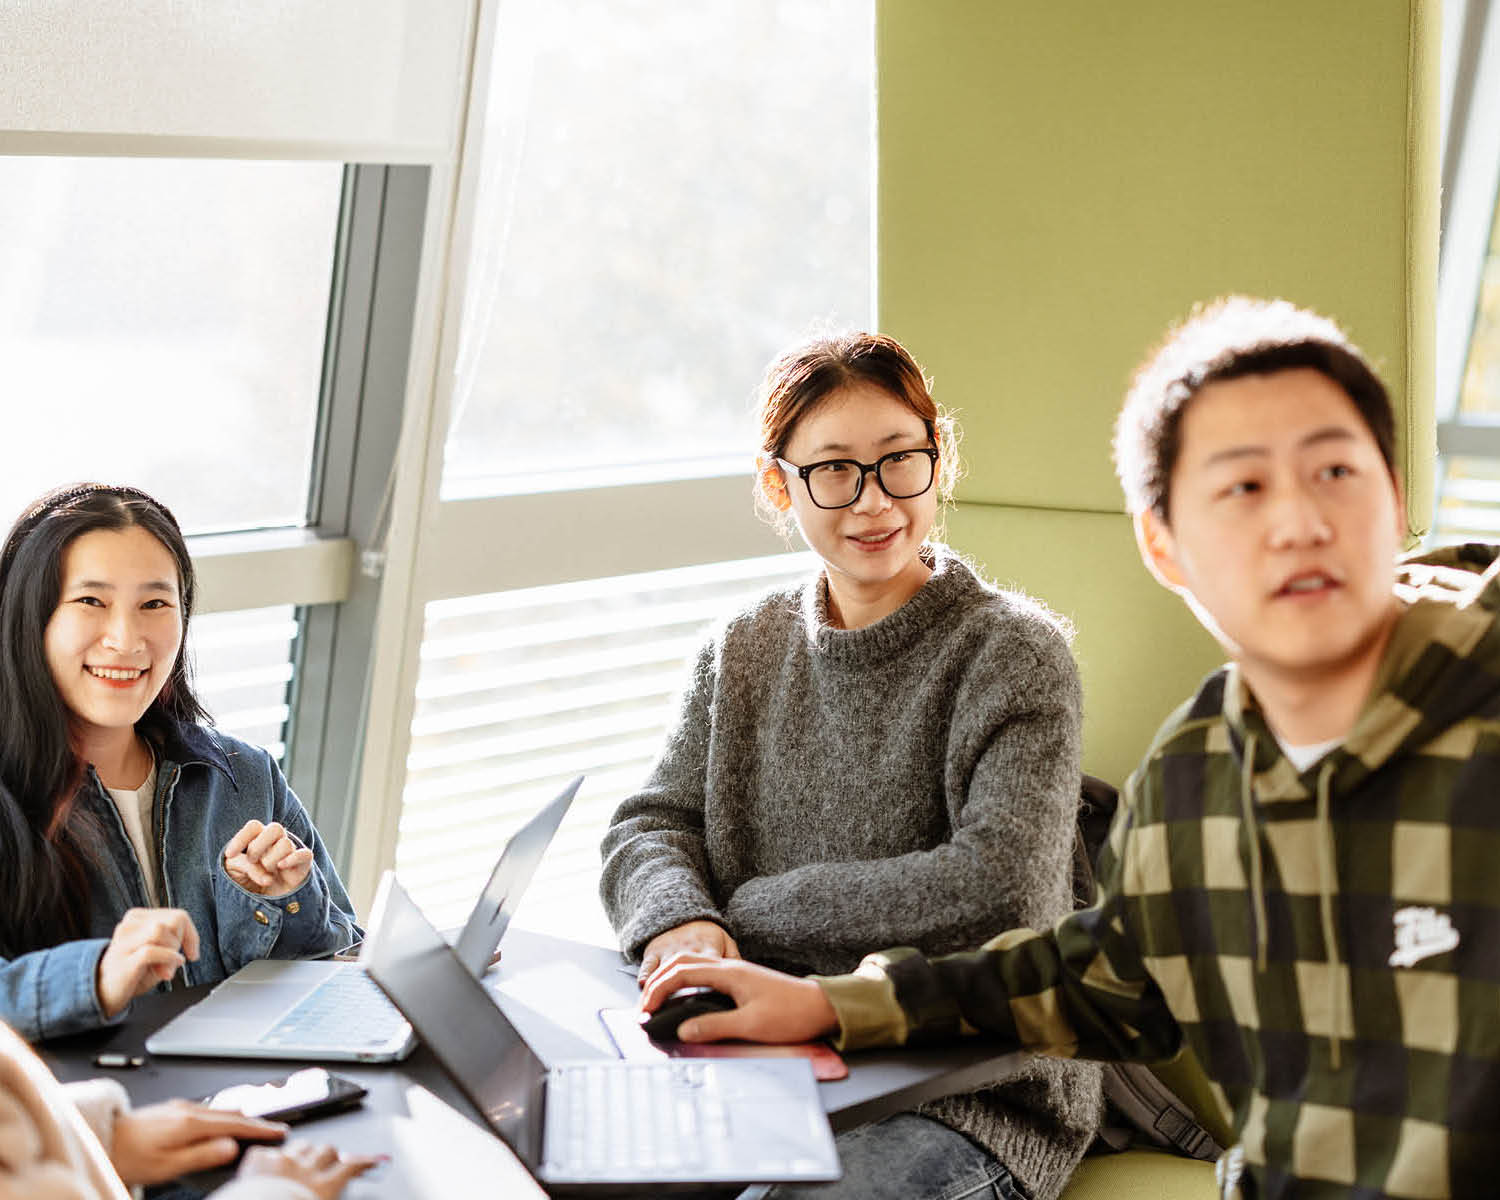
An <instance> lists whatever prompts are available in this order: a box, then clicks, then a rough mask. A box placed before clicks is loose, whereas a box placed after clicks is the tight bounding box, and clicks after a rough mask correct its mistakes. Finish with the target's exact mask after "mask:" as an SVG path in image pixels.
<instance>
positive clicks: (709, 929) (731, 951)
mask: <svg viewBox="0 0 1500 1200" xmlns="http://www.w3.org/2000/svg"><path fill="white" fill-rule="evenodd" d="M679 954H693V955H697V956H699V957H701V958H738V957H739V956H740V948H739V947H738V946H736V945H735V944H734V939H733V938H732V937H730V936H729V931H728V930H726V929H725V928H724V927H723V926H722V925H718V924H715V923H714V922H713V921H688V922H687V923H686V924H683V925H676V926H673V927H672V928H671V929H668V930H667V931H666V932H665V933H658V934H657V935H656V936H655V937H654V938H652V939H651V940H650V941H649V942H647V943H646V948H645V949H644V950H643V951H641V969H640V971H639V973H638V974H637V975H636V979H637V981H638V982H639V983H641V984H644V983H645V982H646V980H648V979H650V978H651V976H652V975H654V974H655V973H656V970H657V968H658V967H660V966H661V965H662V964H663V963H664V962H666V961H668V960H669V959H672V958H675V957H677V955H679Z"/></svg>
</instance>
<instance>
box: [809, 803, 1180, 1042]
mask: <svg viewBox="0 0 1500 1200" xmlns="http://www.w3.org/2000/svg"><path fill="white" fill-rule="evenodd" d="M1133 783H1134V780H1132V782H1131V784H1127V788H1126V798H1125V799H1124V801H1123V802H1122V804H1121V807H1120V810H1119V812H1118V813H1117V814H1116V816H1115V822H1114V825H1113V826H1112V827H1111V830H1110V837H1109V842H1108V844H1107V846H1106V848H1105V849H1104V851H1103V852H1102V853H1101V855H1100V872H1099V893H1098V898H1097V900H1096V902H1095V904H1094V905H1093V907H1092V908H1088V909H1084V910H1082V911H1080V912H1075V913H1071V914H1069V915H1068V916H1066V917H1064V918H1063V919H1062V920H1060V921H1058V922H1057V923H1056V924H1055V925H1054V926H1052V928H1051V929H1050V930H1047V931H1045V932H1038V931H1036V930H1032V929H1012V930H1010V931H1008V932H1006V933H1002V934H1000V935H999V936H998V937H995V938H992V939H991V940H990V941H989V942H987V943H985V945H984V946H983V947H981V948H980V949H979V950H975V951H970V952H966V953H961V954H950V955H947V956H944V957H941V958H926V957H924V956H923V955H921V954H919V953H918V952H917V951H915V950H911V949H906V948H902V949H896V950H888V951H885V952H883V953H881V954H873V955H870V956H869V957H868V958H866V959H865V960H864V962H862V963H861V964H860V966H859V968H858V970H856V971H855V972H854V973H853V974H851V975H844V976H837V977H831V978H819V979H818V983H819V985H820V986H821V987H822V988H823V990H824V992H825V994H826V995H827V996H828V998H829V1001H830V1002H831V1003H832V1005H833V1007H834V1011H835V1013H836V1014H837V1016H838V1019H839V1038H838V1041H837V1043H836V1044H837V1045H838V1046H839V1048H840V1049H857V1048H859V1047H862V1046H873V1045H900V1044H903V1043H906V1042H923V1041H933V1040H942V1039H945V1038H951V1037H956V1036H960V1035H974V1034H979V1035H983V1036H985V1037H988V1038H994V1039H996V1040H999V1041H1001V1042H1006V1043H1011V1044H1015V1045H1019V1046H1022V1047H1024V1048H1026V1049H1030V1050H1037V1051H1042V1052H1045V1053H1049V1054H1055V1055H1061V1056H1065V1057H1074V1056H1077V1057H1081V1058H1094V1059H1103V1060H1109V1061H1122V1060H1132V1059H1136V1060H1146V1061H1155V1060H1160V1059H1166V1058H1170V1057H1171V1056H1172V1055H1174V1054H1176V1053H1177V1050H1178V1048H1179V1047H1180V1045H1181V1042H1182V1031H1181V1029H1180V1027H1179V1026H1178V1024H1177V1021H1176V1019H1175V1018H1174V1017H1173V1016H1172V1013H1171V1011H1170V1009H1169V1008H1168V1006H1167V1003H1166V1000H1165V998H1164V997H1163V996H1162V993H1161V991H1160V989H1159V988H1158V987H1157V985H1156V983H1155V982H1154V981H1153V980H1152V979H1151V977H1150V975H1149V973H1148V972H1147V970H1146V968H1145V965H1144V963H1143V962H1142V959H1141V953H1140V943H1139V941H1138V939H1137V937H1136V934H1135V932H1134V931H1133V929H1132V928H1131V924H1130V922H1129V920H1128V912H1129V907H1130V906H1129V905H1128V904H1127V903H1126V899H1127V898H1126V895H1125V892H1124V882H1125V879H1126V878H1127V872H1126V871H1125V863H1126V861H1127V858H1128V857H1129V855H1130V854H1132V853H1137V852H1138V850H1137V848H1136V847H1134V846H1133V845H1132V843H1131V837H1130V831H1131V827H1132V821H1133V814H1134V805H1133V804H1132V803H1131V802H1130V799H1129V797H1130V795H1131V794H1132V793H1133V786H1132V785H1133Z"/></svg>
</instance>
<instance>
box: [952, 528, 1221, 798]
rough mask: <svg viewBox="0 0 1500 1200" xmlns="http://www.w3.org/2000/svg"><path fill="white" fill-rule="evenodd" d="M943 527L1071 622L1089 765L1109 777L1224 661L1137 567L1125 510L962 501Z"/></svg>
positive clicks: (990, 572) (1115, 778) (988, 568)
mask: <svg viewBox="0 0 1500 1200" xmlns="http://www.w3.org/2000/svg"><path fill="white" fill-rule="evenodd" d="M945 536H946V537H947V540H948V541H949V543H950V544H951V545H953V546H954V547H955V548H957V549H958V550H960V551H962V552H963V553H964V554H966V555H967V556H968V557H969V558H971V559H972V560H973V561H974V562H975V563H976V564H977V565H978V566H979V567H980V568H981V570H982V572H983V573H984V574H985V575H986V576H987V577H988V578H990V579H993V580H995V581H996V582H997V583H999V584H1001V585H1002V586H1005V587H1012V588H1016V589H1018V590H1020V591H1023V592H1026V593H1028V594H1029V595H1032V596H1035V597H1037V598H1038V599H1040V600H1043V601H1045V602H1046V603H1047V604H1048V605H1049V606H1050V607H1051V608H1052V609H1054V610H1055V611H1056V612H1059V613H1061V614H1063V615H1064V616H1066V617H1067V618H1068V619H1069V620H1071V621H1072V622H1073V625H1074V628H1075V630H1076V636H1075V639H1074V642H1073V652H1074V656H1075V657H1076V658H1077V660H1078V667H1079V672H1080V674H1081V675H1082V677H1083V765H1084V769H1085V770H1086V771H1088V772H1089V773H1090V774H1092V775H1098V776H1099V777H1100V778H1101V779H1107V780H1109V781H1110V782H1111V783H1113V784H1115V785H1116V786H1118V785H1120V784H1122V783H1123V782H1124V781H1125V776H1126V775H1128V774H1129V773H1130V771H1131V770H1133V769H1134V767H1135V765H1136V763H1137V762H1139V761H1140V758H1141V756H1142V755H1143V754H1144V753H1145V750H1146V747H1147V746H1148V745H1149V744H1150V742H1151V737H1152V735H1153V734H1154V733H1155V732H1156V730H1157V727H1158V726H1159V725H1160V724H1161V722H1162V721H1163V720H1164V719H1165V718H1166V717H1167V715H1168V714H1169V713H1170V712H1171V711H1172V710H1173V709H1174V708H1176V707H1177V705H1178V704H1180V703H1181V702H1182V701H1183V700H1185V699H1187V698H1188V696H1190V695H1191V694H1192V693H1193V691H1194V690H1195V689H1196V687H1197V685H1198V683H1199V681H1200V680H1201V679H1202V678H1203V676H1204V675H1206V674H1208V672H1209V671H1211V670H1213V669H1214V668H1215V667H1216V666H1218V665H1219V664H1220V663H1221V662H1222V661H1223V657H1224V656H1223V655H1222V653H1220V651H1219V648H1218V646H1217V645H1216V644H1215V642H1214V641H1213V639H1212V638H1210V637H1209V636H1208V634H1206V633H1204V632H1203V629H1202V627H1201V626H1200V625H1199V624H1198V622H1197V621H1195V620H1194V619H1193V617H1192V615H1191V614H1190V613H1189V612H1188V610H1187V608H1186V606H1185V605H1184V604H1183V603H1182V601H1180V600H1179V599H1178V598H1177V597H1176V596H1175V595H1173V594H1172V593H1171V592H1169V591H1167V590H1166V589H1165V588H1163V587H1162V586H1161V585H1160V584H1158V583H1157V582H1156V580H1154V579H1153V578H1152V577H1151V576H1150V575H1149V574H1148V573H1147V572H1146V568H1145V567H1143V566H1142V565H1141V561H1140V558H1139V556H1138V555H1137V554H1136V549H1135V537H1134V534H1133V533H1132V532H1131V525H1130V521H1129V519H1128V518H1126V517H1124V516H1122V515H1120V514H1117V513H1081V512H1072V513H1070V512H1059V511H1048V510H1044V509H1024V508H1005V507H999V506H994V505H986V504H958V505H956V506H955V507H954V508H953V510H952V511H950V512H949V513H948V517H947V526H946V535H945Z"/></svg>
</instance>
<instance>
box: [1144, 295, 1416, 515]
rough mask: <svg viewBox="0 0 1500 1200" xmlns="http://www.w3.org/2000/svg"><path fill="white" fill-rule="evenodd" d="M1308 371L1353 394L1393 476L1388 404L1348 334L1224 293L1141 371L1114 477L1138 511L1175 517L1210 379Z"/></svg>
mask: <svg viewBox="0 0 1500 1200" xmlns="http://www.w3.org/2000/svg"><path fill="white" fill-rule="evenodd" d="M1296 367H1311V368H1312V369H1313V370H1315V371H1319V372H1321V373H1322V374H1323V375H1326V376H1327V377H1328V378H1329V379H1331V380H1332V381H1333V382H1334V383H1336V384H1338V385H1339V387H1341V388H1343V390H1344V391H1345V392H1346V393H1347V394H1348V396H1349V399H1350V400H1351V401H1353V403H1354V407H1355V408H1356V409H1357V410H1358V411H1359V415H1360V418H1361V419H1362V420H1363V421H1364V423H1365V425H1366V426H1367V427H1368V428H1369V430H1370V434H1371V436H1372V437H1374V439H1375V444H1376V445H1377V446H1378V447H1379V448H1380V456H1381V457H1382V458H1383V459H1384V460H1385V465H1386V469H1387V470H1388V471H1390V473H1391V478H1392V479H1395V478H1396V418H1395V415H1394V414H1393V413H1392V412H1391V401H1390V397H1389V395H1387V393H1386V390H1385V385H1384V384H1383V383H1381V382H1380V379H1379V377H1378V376H1377V375H1376V374H1375V371H1374V368H1372V367H1371V366H1370V364H1369V362H1368V360H1367V359H1366V358H1365V356H1364V354H1363V353H1361V352H1360V350H1359V347H1357V346H1356V345H1355V344H1354V343H1353V342H1351V341H1350V340H1349V337H1348V335H1347V334H1345V333H1344V331H1343V330H1342V329H1340V328H1339V327H1338V325H1336V324H1335V323H1334V322H1333V321H1331V320H1329V319H1328V318H1327V317H1323V316H1319V315H1318V314H1317V313H1315V312H1310V311H1309V310H1307V309H1305V308H1298V307H1297V306H1296V305H1294V304H1291V303H1290V302H1288V301H1286V300H1257V299H1254V298H1252V297H1249V296H1226V297H1224V298H1223V299H1220V300H1215V301H1213V302H1212V303H1211V304H1207V305H1200V306H1199V307H1197V308H1195V309H1194V310H1193V312H1192V313H1191V315H1190V316H1189V317H1188V318H1187V320H1185V321H1183V322H1182V323H1181V324H1179V325H1176V326H1174V327H1173V328H1172V329H1170V330H1169V331H1168V333H1167V336H1166V338H1165V340H1163V341H1162V343H1161V344H1160V345H1159V346H1158V347H1157V348H1156V349H1155V350H1154V351H1152V353H1151V354H1150V356H1149V357H1148V358H1147V359H1146V361H1145V362H1143V363H1142V364H1141V366H1140V367H1139V368H1138V369H1137V370H1136V373H1135V378H1134V379H1133V380H1132V382H1131V385H1130V391H1129V392H1128V393H1127V394H1126V397H1125V404H1124V407H1123V408H1122V409H1121V410H1120V417H1119V420H1118V421H1117V422H1116V424H1115V471H1116V473H1117V474H1118V475H1119V477H1120V486H1121V487H1122V488H1124V489H1125V502H1126V505H1127V506H1128V507H1129V509H1130V511H1131V512H1132V513H1140V512H1145V511H1147V510H1149V511H1151V512H1153V513H1155V514H1156V515H1157V517H1159V518H1160V519H1161V520H1162V522H1163V523H1165V524H1170V519H1171V482H1172V468H1173V467H1174V466H1175V465H1176V463H1177V455H1178V453H1179V451H1180V449H1181V446H1180V441H1181V437H1180V433H1181V428H1182V414H1183V412H1184V411H1186V409H1187V405H1188V401H1190V400H1191V399H1192V398H1193V397H1194V396H1196V395H1197V394H1198V392H1199V391H1201V390H1202V389H1203V388H1204V387H1206V386H1207V385H1208V384H1210V383H1218V382H1222V381H1223V380H1227V379H1238V378H1241V377H1242V376H1245V375H1268V374H1270V373H1271V372H1273V371H1285V370H1291V369H1293V368H1296Z"/></svg>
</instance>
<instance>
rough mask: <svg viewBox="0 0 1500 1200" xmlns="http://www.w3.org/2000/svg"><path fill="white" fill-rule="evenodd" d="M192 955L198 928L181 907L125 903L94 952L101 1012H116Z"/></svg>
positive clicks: (165, 978)
mask: <svg viewBox="0 0 1500 1200" xmlns="http://www.w3.org/2000/svg"><path fill="white" fill-rule="evenodd" d="M197 957H198V930H197V929H196V928H194V926H193V918H192V917H190V916H188V915H187V913H185V912H184V911H183V910H182V909H180V908H131V909H127V910H126V912H125V915H124V916H123V917H121V918H120V923H119V924H118V925H116V926H115V930H114V933H113V934H111V935H110V939H109V945H108V946H106V947H105V948H104V953H103V954H102V955H101V956H100V958H99V967H98V970H97V971H96V972H95V977H94V987H95V990H96V991H97V992H98V993H99V1007H100V1008H101V1009H102V1010H103V1011H104V1015H105V1016H106V1017H113V1016H115V1015H117V1014H118V1013H119V1012H121V1011H122V1010H123V1009H124V1007H125V1006H126V1005H127V1004H129V1003H130V1002H131V1001H132V1000H134V999H135V998H136V997H137V996H139V995H140V994H141V993H142V992H149V991H150V990H151V989H152V988H154V987H155V986H156V985H157V984H158V983H163V982H165V981H166V980H169V979H171V978H172V976H173V975H175V974H176V973H177V972H178V971H179V970H181V969H182V966H183V964H184V963H185V962H186V961H187V960H188V959H197Z"/></svg>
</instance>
